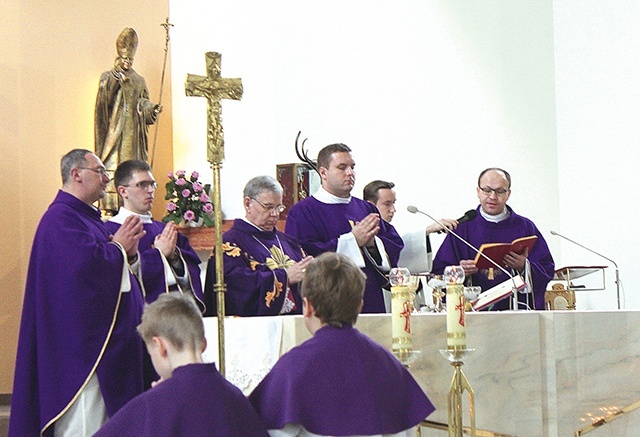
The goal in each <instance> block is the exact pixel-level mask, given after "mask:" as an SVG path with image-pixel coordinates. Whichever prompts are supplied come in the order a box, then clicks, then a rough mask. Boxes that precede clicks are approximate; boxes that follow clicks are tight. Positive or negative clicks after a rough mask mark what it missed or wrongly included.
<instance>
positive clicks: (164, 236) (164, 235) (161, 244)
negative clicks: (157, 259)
mask: <svg viewBox="0 0 640 437" xmlns="http://www.w3.org/2000/svg"><path fill="white" fill-rule="evenodd" d="M177 241H178V226H177V225H176V224H175V223H174V222H169V223H167V224H166V226H165V227H164V229H163V230H162V232H161V233H160V234H158V235H156V239H155V241H154V242H153V244H154V246H155V247H156V248H157V249H158V250H160V252H162V254H163V255H164V256H165V258H167V259H169V260H171V259H173V258H175V256H176V242H177Z"/></svg>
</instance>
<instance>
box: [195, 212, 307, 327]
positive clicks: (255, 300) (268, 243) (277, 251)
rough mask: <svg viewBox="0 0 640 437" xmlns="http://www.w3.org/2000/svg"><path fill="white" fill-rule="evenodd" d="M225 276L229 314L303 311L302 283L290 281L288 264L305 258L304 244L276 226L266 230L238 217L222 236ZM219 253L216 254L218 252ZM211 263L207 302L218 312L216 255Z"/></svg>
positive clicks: (259, 314) (295, 312) (206, 292)
mask: <svg viewBox="0 0 640 437" xmlns="http://www.w3.org/2000/svg"><path fill="white" fill-rule="evenodd" d="M222 251H223V257H224V280H225V283H226V284H227V293H226V295H225V314H226V315H234V316H277V315H278V314H301V313H302V298H301V297H300V291H299V289H298V285H299V284H289V280H288V278H287V272H286V271H285V269H284V267H285V266H289V265H292V264H293V263H295V262H298V261H300V260H302V258H304V257H305V254H304V253H303V252H302V249H301V248H300V244H299V243H298V242H297V241H296V240H295V239H294V238H292V237H290V236H289V235H286V234H283V233H282V232H280V231H278V230H277V229H274V230H273V231H263V230H260V229H258V228H257V227H255V226H253V225H252V224H250V223H248V222H246V221H245V220H243V219H236V220H235V221H234V223H233V227H232V228H231V229H229V230H228V231H227V232H225V233H224V235H223V236H222ZM214 256H215V254H214ZM214 256H212V257H211V258H210V259H209V263H208V265H207V277H206V281H205V302H206V303H207V308H212V311H211V312H207V315H212V316H215V315H216V308H217V302H216V296H215V293H214V290H213V286H214V284H215V280H216V279H215V277H216V272H215V258H214Z"/></svg>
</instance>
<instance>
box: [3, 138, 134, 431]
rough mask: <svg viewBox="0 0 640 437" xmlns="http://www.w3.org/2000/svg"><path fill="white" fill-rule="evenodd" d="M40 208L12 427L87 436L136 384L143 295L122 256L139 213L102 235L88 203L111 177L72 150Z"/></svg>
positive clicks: (128, 259)
mask: <svg viewBox="0 0 640 437" xmlns="http://www.w3.org/2000/svg"><path fill="white" fill-rule="evenodd" d="M61 173H62V182H63V186H62V189H61V190H60V191H58V194H57V196H56V198H55V199H54V201H53V203H52V204H51V205H50V206H49V209H48V210H47V211H46V212H45V214H44V216H43V217H42V219H41V221H40V224H39V225H38V229H37V231H36V235H35V238H34V242H33V248H32V250H31V259H30V261H29V271H28V274H27V282H26V289H25V294H24V304H23V308H22V320H21V323H20V337H19V340H18V353H17V358H16V370H15V378H14V386H13V394H12V399H11V419H10V422H9V435H10V436H15V437H23V436H36V435H45V436H53V435H55V436H84V435H90V434H91V433H93V432H94V431H96V430H97V429H98V428H99V427H100V426H101V425H102V424H103V423H104V422H105V421H106V420H107V416H112V415H113V414H115V413H116V411H118V410H119V409H120V408H121V407H122V406H123V405H124V404H125V403H127V402H128V401H129V400H130V399H132V398H133V397H135V396H136V395H138V394H139V393H141V392H142V352H143V345H142V341H141V340H140V338H139V337H138V336H137V335H136V332H135V329H136V326H137V325H138V323H140V316H141V314H142V308H143V303H144V302H143V298H142V293H141V291H140V288H139V287H138V283H137V281H136V279H135V277H134V275H133V274H131V273H130V269H129V264H130V263H133V262H134V261H135V259H136V258H137V250H138V242H139V240H140V238H142V236H143V235H144V230H143V227H142V222H141V221H140V218H139V217H137V216H132V217H129V218H128V219H126V220H125V221H124V223H123V224H122V226H121V227H120V229H118V231H117V232H115V233H114V234H113V236H110V235H109V232H107V229H106V227H105V225H104V223H103V222H102V220H101V217H100V211H99V210H98V209H97V208H96V207H95V206H93V203H94V202H96V201H97V200H99V199H101V198H102V197H103V196H104V195H105V189H106V186H107V183H108V182H109V177H108V175H107V173H106V171H105V168H104V165H103V164H102V162H101V161H100V159H99V158H98V157H97V156H96V155H94V154H93V153H92V152H90V151H88V150H82V149H75V150H72V151H71V152H69V153H67V154H66V155H65V156H64V157H63V158H62V162H61Z"/></svg>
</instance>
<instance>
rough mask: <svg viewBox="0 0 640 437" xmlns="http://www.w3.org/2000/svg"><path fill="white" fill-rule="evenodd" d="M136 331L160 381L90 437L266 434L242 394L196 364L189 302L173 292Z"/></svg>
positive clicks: (195, 313)
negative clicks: (145, 347)
mask: <svg viewBox="0 0 640 437" xmlns="http://www.w3.org/2000/svg"><path fill="white" fill-rule="evenodd" d="M138 332H139V333H140V335H141V336H142V339H143V340H144V342H145V344H146V346H147V350H148V351H149V355H151V360H152V362H153V365H154V367H155V369H156V371H157V372H158V374H159V375H160V376H161V380H160V381H159V382H158V383H156V385H155V386H154V387H153V388H151V389H150V390H148V391H146V392H144V393H143V394H141V395H139V396H137V397H136V398H134V399H132V400H131V401H130V402H129V403H128V404H127V405H125V406H124V407H123V408H122V409H121V410H120V411H119V412H118V413H117V414H116V415H115V416H113V417H112V418H111V419H109V420H108V421H107V423H105V425H104V426H103V427H102V428H101V429H100V430H99V431H98V432H97V433H96V434H95V436H96V437H104V436H123V435H135V436H149V437H161V436H167V437H169V436H179V435H182V436H196V435H201V436H205V435H206V436H224V437H228V436H238V437H247V436H249V437H251V436H268V433H267V431H266V429H265V427H264V425H263V423H262V422H261V421H260V419H259V417H258V415H257V414H256V412H255V410H254V409H253V407H252V406H251V404H250V403H249V401H248V400H247V398H246V397H245V396H244V395H243V394H242V392H241V391H240V390H239V389H238V388H237V387H235V386H234V385H232V384H231V383H230V382H228V381H227V380H226V379H224V378H223V377H222V375H220V373H218V371H217V370H216V367H215V364H213V363H211V364H205V363H203V362H202V352H203V351H204V349H205V347H206V340H205V337H204V325H203V323H202V317H201V316H200V311H199V310H198V308H197V306H196V304H195V302H194V300H193V299H192V298H190V297H188V296H185V295H181V294H179V293H176V292H172V293H167V294H163V295H161V296H159V297H158V299H157V300H156V301H155V302H154V303H152V304H150V305H148V306H147V307H146V309H145V311H144V314H143V315H142V323H141V324H140V326H138Z"/></svg>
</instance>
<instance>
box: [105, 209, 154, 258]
mask: <svg viewBox="0 0 640 437" xmlns="http://www.w3.org/2000/svg"><path fill="white" fill-rule="evenodd" d="M146 233H147V232H146V231H145V230H144V228H143V226H142V220H140V217H139V216H137V215H130V216H129V217H127V218H126V219H124V223H122V226H120V227H119V228H118V230H117V231H116V233H115V234H113V241H116V242H118V243H120V244H121V245H122V247H123V248H124V251H125V252H127V256H129V257H133V256H135V255H136V254H137V253H138V243H139V242H140V239H141V238H142V237H144V236H145V234H146Z"/></svg>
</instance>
